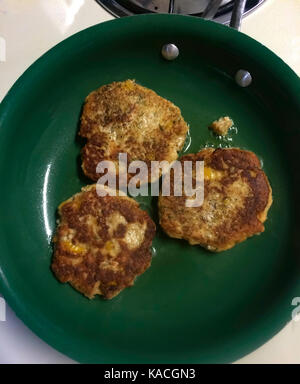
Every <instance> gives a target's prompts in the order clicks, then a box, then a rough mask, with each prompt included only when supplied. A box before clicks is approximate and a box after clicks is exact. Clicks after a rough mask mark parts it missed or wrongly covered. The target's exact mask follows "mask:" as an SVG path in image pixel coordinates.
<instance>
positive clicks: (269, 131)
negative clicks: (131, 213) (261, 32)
mask: <svg viewBox="0 0 300 384" xmlns="http://www.w3.org/2000/svg"><path fill="white" fill-rule="evenodd" d="M166 43H175V44H176V45H177V46H178V48H179V50H180V55H179V57H178V58H177V59H176V60H174V61H171V62H170V61H166V60H164V59H163V58H162V57H161V48H162V46H163V45H164V44H166ZM239 69H245V70H247V71H249V72H250V73H251V75H252V77H253V81H252V84H251V85H250V86H249V87H246V88H242V87H240V86H238V85H237V84H236V82H235V80H234V76H235V73H236V72H237V71H238V70H239ZM128 78H130V79H136V81H137V82H138V83H140V84H142V85H144V86H146V87H149V88H151V89H153V90H155V91H156V92H157V93H159V94H160V95H162V96H163V97H165V98H167V99H169V100H171V101H173V102H174V103H175V104H176V105H178V106H179V107H180V108H181V110H182V114H183V116H184V118H185V120H186V121H187V122H188V123H189V125H190V131H191V144H190V146H189V147H188V152H196V151H198V150H199V149H201V148H203V147H204V146H205V145H211V144H216V143H215V142H214V139H213V137H212V136H211V134H210V132H209V131H208V129H207V126H208V125H209V123H210V122H212V121H213V120H214V119H216V118H218V117H220V116H224V115H229V116H231V117H232V118H233V120H234V122H235V125H236V127H237V129H238V133H237V134H235V135H233V136H232V142H231V145H232V146H237V147H240V148H245V149H249V150H252V151H254V152H255V153H256V154H257V155H258V156H259V157H260V158H261V159H262V161H263V164H264V170H265V172H266V173H267V175H268V177H269V179H270V182H271V185H272V188H273V197H274V203H273V205H272V208H271V210H270V212H269V219H268V221H267V222H266V231H265V232H264V233H263V234H261V235H260V236H254V237H253V238H251V239H249V240H247V241H245V242H244V243H241V244H239V245H237V246H236V247H234V248H233V249H231V250H229V251H226V252H223V253H220V254H212V253H209V252H207V251H205V250H204V249H202V248H200V247H197V246H193V247H192V246H189V245H188V244H187V243H186V242H184V241H179V240H174V239H171V238H168V237H167V236H166V235H164V234H163V232H162V231H161V230H160V229H159V228H158V231H157V236H156V238H155V241H154V248H155V250H156V251H155V252H154V257H153V263H152V266H151V268H150V269H149V270H148V271H147V272H146V273H145V274H144V275H142V276H141V277H139V278H138V280H137V282H136V284H135V286H134V287H133V288H128V289H126V290H125V291H123V292H122V293H121V294H120V295H119V296H118V297H116V298H115V299H113V300H111V301H104V300H102V299H101V298H97V299H95V300H94V301H89V300H87V299H86V298H84V297H83V296H81V295H80V294H79V293H77V292H76V291H75V290H73V289H72V288H71V287H70V286H68V285H62V284H60V283H58V281H57V280H56V279H55V278H54V276H53V275H52V273H51V271H50V262H51V257H52V247H51V236H52V234H53V231H54V229H55V220H56V208H57V206H58V204H59V203H60V202H62V201H63V200H65V199H67V198H68V197H70V196H71V195H72V194H74V193H76V192H78V191H79V190H80V188H81V187H82V186H83V185H85V184H87V183H88V182H89V181H87V180H86V179H84V177H83V176H82V173H81V171H80V166H79V161H78V156H79V151H80V147H81V143H79V142H78V141H77V139H76V133H77V129H78V121H79V116H80V112H81V107H82V104H83V101H84V98H85V96H86V95H87V94H88V93H89V92H90V91H92V90H94V89H95V88H97V87H99V86H101V85H103V84H106V83H110V82H112V81H118V80H125V79H128ZM299 111H300V81H299V78H298V77H297V76H296V74H295V73H293V72H292V71H291V69H289V67H288V66H287V65H285V64H284V63H283V62H282V61H281V60H280V59H279V58H278V57H276V56H275V55H274V54H273V53H271V52H270V51H269V50H268V49H266V48H265V47H263V46H262V45H260V44H259V43H257V42H256V41H254V40H252V39H250V38H249V37H247V36H245V35H243V34H242V33H239V32H237V31H235V30H232V29H230V28H228V27H224V26H222V25H218V24H216V23H213V22H209V21H204V20H201V19H198V18H193V17H187V16H177V15H143V16H134V17H129V18H123V19H118V20H114V21H110V22H107V23H103V24H100V25H97V26H95V27H92V28H89V29H87V30H85V31H82V32H80V33H78V34H76V35H74V36H72V37H71V38H69V39H67V40H65V41H64V42H62V43H61V44H59V45H58V46H56V47H55V48H53V49H52V50H50V51H49V52H48V53H46V54H45V55H44V56H43V57H42V58H40V59H39V60H38V61H37V62H36V63H34V64H33V65H32V66H31V67H30V68H29V69H28V70H27V71H26V72H25V74H24V75H23V76H22V77H21V78H20V79H19V80H18V81H17V82H16V84H15V85H14V86H13V88H12V89H11V90H10V92H9V93H8V95H7V96H6V98H5V99H4V101H3V102H2V104H1V106H0V132H1V139H0V175H1V199H0V209H1V223H0V291H1V292H2V293H3V294H4V296H5V298H6V300H7V301H8V303H9V305H10V306H11V307H12V308H13V309H14V310H15V312H16V313H17V315H18V316H19V317H20V318H21V319H22V320H23V321H24V323H25V324H27V325H28V326H29V327H30V328H31V329H32V330H33V331H34V332H35V333H36V334H37V335H39V336H40V337H41V338H42V339H43V340H45V341H46V342H47V343H49V344H50V345H52V346H53V347H55V348H56V349H58V350H59V351H61V352H63V353H65V354H66V355H68V356H70V357H72V358H74V359H75V360H77V361H79V362H103V363H113V362H114V363H127V362H131V363H176V362H180V363H204V362H232V361H234V360H236V359H238V358H240V357H242V356H244V355H245V354H247V353H249V352H251V351H253V350H254V349H255V348H257V347H259V346H260V345H262V344H263V343H264V342H266V341H267V340H268V339H270V338H271V337H272V336H273V335H275V334H276V333H277V332H278V331H279V330H280V329H281V328H282V327H283V326H284V325H285V324H287V322H288V321H290V320H291V314H292V311H293V309H295V307H293V306H292V300H293V298H294V297H299V296H300V278H299V233H300V232H299V231H300V228H299V217H300V211H299V196H300V194H299V186H300V183H299V139H300V135H299V133H300V128H299ZM137 199H138V200H139V201H141V205H142V207H143V208H145V209H147V210H148V211H149V213H150V214H151V215H152V217H153V218H154V220H156V219H157V216H156V201H155V199H154V198H153V200H151V198H150V197H149V198H143V199H141V198H137Z"/></svg>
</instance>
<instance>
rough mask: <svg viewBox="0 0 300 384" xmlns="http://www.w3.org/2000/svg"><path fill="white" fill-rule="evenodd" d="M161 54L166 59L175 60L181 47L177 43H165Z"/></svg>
mask: <svg viewBox="0 0 300 384" xmlns="http://www.w3.org/2000/svg"><path fill="white" fill-rule="evenodd" d="M161 54H162V56H163V58H164V59H166V60H175V59H176V58H177V57H178V55H179V49H178V48H177V47H176V45H175V44H165V45H164V46H163V47H162V49H161Z"/></svg>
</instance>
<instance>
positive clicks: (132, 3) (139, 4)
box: [96, 0, 265, 24]
mask: <svg viewBox="0 0 300 384" xmlns="http://www.w3.org/2000/svg"><path fill="white" fill-rule="evenodd" d="M96 1H97V3H99V4H100V5H101V6H102V7H103V8H105V9H106V10H107V11H108V12H110V13H111V14H112V15H114V16H116V17H123V16H130V15H137V14H143V13H177V14H182V15H192V16H198V17H202V14H203V11H204V10H205V8H206V7H207V5H208V3H209V2H210V0H96ZM264 1H265V0H247V2H246V7H245V11H244V15H247V14H248V13H249V12H251V11H253V10H255V9H256V8H257V7H258V6H259V5H261V4H262V3H263V2H264ZM233 4H234V1H232V0H223V1H222V2H221V5H220V8H219V10H218V12H217V14H216V15H215V17H214V18H213V20H214V21H217V22H219V23H222V24H228V23H229V21H230V17H231V12H232V9H233Z"/></svg>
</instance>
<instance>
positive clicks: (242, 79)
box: [235, 69, 252, 87]
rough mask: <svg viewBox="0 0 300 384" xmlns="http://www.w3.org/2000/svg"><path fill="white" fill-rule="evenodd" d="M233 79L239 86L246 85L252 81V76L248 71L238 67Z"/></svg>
mask: <svg viewBox="0 0 300 384" xmlns="http://www.w3.org/2000/svg"><path fill="white" fill-rule="evenodd" d="M235 81H236V83H237V84H238V85H239V86H240V87H248V85H250V84H251V83H252V76H251V75H250V73H249V72H248V71H245V70H244V69H239V70H238V71H237V73H236V74H235Z"/></svg>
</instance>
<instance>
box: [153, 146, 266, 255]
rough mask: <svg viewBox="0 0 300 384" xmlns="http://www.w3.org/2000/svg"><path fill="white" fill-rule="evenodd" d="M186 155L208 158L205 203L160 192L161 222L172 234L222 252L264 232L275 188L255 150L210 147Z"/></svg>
mask: <svg viewBox="0 0 300 384" xmlns="http://www.w3.org/2000/svg"><path fill="white" fill-rule="evenodd" d="M185 160H190V161H192V162H193V163H194V162H195V161H197V160H198V161H201V160H202V161H204V202H203V204H202V205H201V206H200V207H191V208H189V207H186V206H185V200H186V197H185V196H182V197H176V196H170V197H165V196H160V197H159V216H160V225H161V226H162V228H163V229H164V230H165V232H166V233H167V234H168V235H169V236H171V237H174V238H178V239H185V240H188V242H189V243H190V244H200V245H202V246H203V247H205V248H207V249H209V250H210V251H217V252H218V251H223V250H226V249H229V248H232V247H233V246H234V245H235V244H237V243H239V242H241V241H244V240H245V239H247V237H250V236H252V235H254V234H258V233H260V232H263V231H264V225H263V223H264V221H265V220H266V219H267V212H268V210H269V208H270V206H271V204H272V189H271V187H270V184H269V182H268V179H267V176H266V175H265V173H264V172H263V171H262V170H261V165H260V162H259V159H258V158H257V156H256V155H255V154H254V153H252V152H249V151H244V150H241V149H239V148H230V149H213V148H207V149H204V150H202V151H200V152H199V153H197V154H190V155H186V156H183V157H182V158H181V159H180V161H181V163H183V162H184V161H185ZM171 182H172V183H173V185H174V181H173V180H172V177H171ZM171 185H172V184H171ZM171 191H172V189H171Z"/></svg>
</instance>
